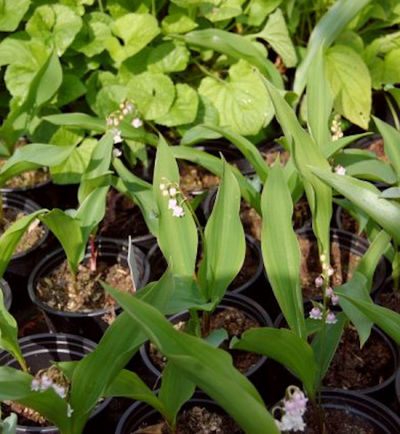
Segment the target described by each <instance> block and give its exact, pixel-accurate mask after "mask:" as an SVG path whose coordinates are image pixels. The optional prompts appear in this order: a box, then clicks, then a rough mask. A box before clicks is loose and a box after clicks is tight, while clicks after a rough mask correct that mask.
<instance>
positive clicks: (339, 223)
mask: <svg viewBox="0 0 400 434" xmlns="http://www.w3.org/2000/svg"><path fill="white" fill-rule="evenodd" d="M344 211H345V210H344V209H343V208H342V207H341V206H338V207H337V208H336V211H335V222H336V226H337V227H338V228H339V229H340V230H343V231H347V232H350V233H351V234H354V235H355V236H356V237H360V238H362V239H365V237H364V236H362V235H358V234H357V233H356V232H355V230H354V232H353V231H352V230H349V229H348V228H346V227H345V226H344V225H343V221H342V218H343V215H344ZM351 218H353V217H351Z"/></svg>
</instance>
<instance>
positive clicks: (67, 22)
mask: <svg viewBox="0 0 400 434" xmlns="http://www.w3.org/2000/svg"><path fill="white" fill-rule="evenodd" d="M81 27H82V19H81V17H80V16H79V15H77V14H76V13H75V12H74V11H73V10H72V9H70V8H69V7H67V6H64V5H60V4H54V5H43V6H39V7H36V8H35V10H34V12H33V15H32V16H31V18H30V19H29V21H28V22H27V23H26V31H27V33H28V34H29V35H30V36H31V37H32V38H37V39H40V40H42V41H43V42H44V43H45V44H46V45H48V46H50V47H51V48H53V47H54V48H55V49H56V50H57V54H58V55H59V56H61V55H62V54H63V53H64V52H65V50H66V49H67V48H68V47H69V46H70V45H71V44H72V41H73V40H74V39H75V36H76V35H77V34H78V32H79V30H80V29H81Z"/></svg>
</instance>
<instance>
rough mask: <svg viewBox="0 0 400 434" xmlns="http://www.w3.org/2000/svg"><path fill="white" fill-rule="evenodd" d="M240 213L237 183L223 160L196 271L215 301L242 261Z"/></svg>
mask: <svg viewBox="0 0 400 434" xmlns="http://www.w3.org/2000/svg"><path fill="white" fill-rule="evenodd" d="M239 214H240V189H239V185H238V183H237V181H236V178H235V176H234V174H233V172H232V170H231V169H230V167H229V166H228V164H227V163H226V162H225V161H224V165H223V174H222V179H221V184H220V186H219V188H218V193H217V197H216V200H215V205H214V207H213V209H212V212H211V216H210V218H209V219H208V221H207V225H206V228H205V231H204V238H205V240H204V242H205V246H203V251H204V256H203V260H202V262H201V265H200V269H199V273H198V275H199V281H200V285H201V287H202V289H203V291H204V293H205V294H206V298H210V299H211V300H212V301H213V302H214V304H215V305H217V304H218V303H219V302H220V301H221V300H222V298H223V296H224V294H225V291H226V290H227V288H228V286H229V285H230V283H231V282H232V281H233V279H234V278H235V276H236V275H237V274H238V273H239V271H240V269H241V268H242V265H243V261H244V257H245V253H246V240H245V236H244V230H243V226H242V222H241V220H240V215H239ZM232 234H235V237H232Z"/></svg>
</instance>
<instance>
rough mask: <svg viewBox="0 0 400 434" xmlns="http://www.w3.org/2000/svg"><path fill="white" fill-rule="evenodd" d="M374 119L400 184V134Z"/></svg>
mask: <svg viewBox="0 0 400 434" xmlns="http://www.w3.org/2000/svg"><path fill="white" fill-rule="evenodd" d="M373 119H374V122H375V125H376V126H377V128H378V130H379V132H380V133H381V135H382V137H383V143H384V147H385V154H386V155H387V156H388V158H389V161H390V164H391V165H392V166H393V169H394V170H395V172H396V175H397V181H398V182H400V146H399V143H400V132H399V131H397V130H396V129H395V128H393V127H392V126H391V125H389V124H387V123H386V122H383V121H381V120H380V119H378V118H376V117H375V116H374V117H373Z"/></svg>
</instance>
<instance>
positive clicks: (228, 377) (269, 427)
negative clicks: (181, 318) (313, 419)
mask: <svg viewBox="0 0 400 434" xmlns="http://www.w3.org/2000/svg"><path fill="white" fill-rule="evenodd" d="M107 290H108V292H109V293H110V294H112V296H113V297H115V299H116V300H117V302H118V304H119V305H120V306H122V307H123V308H124V309H125V310H126V311H127V312H128V314H129V315H130V316H131V318H132V319H133V320H134V321H135V323H137V324H138V325H139V327H140V328H141V330H143V332H144V333H145V334H146V335H147V336H148V337H149V339H150V340H151V341H152V342H153V343H154V344H155V345H156V346H157V347H158V349H159V350H160V351H161V352H162V353H163V354H164V355H165V356H166V357H167V358H168V360H169V361H172V363H174V365H175V366H176V367H177V368H179V369H180V370H181V372H182V374H183V375H184V376H185V377H187V378H188V379H189V380H191V381H193V382H194V383H195V384H197V385H198V386H199V387H200V388H201V389H202V390H203V391H204V392H205V393H207V395H209V396H210V397H211V398H213V399H214V400H215V401H216V402H217V403H218V404H219V405H220V406H221V407H222V408H223V409H224V410H225V411H227V412H228V413H229V414H230V415H231V416H232V417H233V419H235V420H236V422H237V423H238V424H239V425H240V426H241V427H242V428H243V429H244V430H245V431H247V432H251V433H254V434H265V433H266V432H268V433H271V434H273V433H278V432H279V431H278V429H277V427H276V424H275V421H274V419H273V417H272V416H271V415H270V414H269V413H268V411H267V410H266V408H265V406H264V404H263V402H262V399H261V397H260V396H259V394H258V392H257V390H256V389H255V387H254V386H253V385H252V384H251V383H250V382H249V381H248V380H247V378H246V377H245V376H243V375H242V374H240V373H239V372H238V371H237V370H236V369H235V368H234V367H233V364H232V358H231V357H230V355H228V354H227V353H226V352H224V351H223V350H220V349H218V348H213V347H212V346H211V345H209V344H207V343H205V342H203V341H202V340H201V339H199V338H196V337H194V336H190V335H187V334H186V333H182V332H179V331H177V330H175V329H174V327H173V325H172V324H171V323H170V322H169V321H168V320H167V319H165V318H164V316H163V315H162V314H160V313H159V312H158V311H157V310H155V309H154V308H153V307H152V306H151V305H149V304H146V303H144V302H143V301H140V300H138V299H137V298H135V297H132V296H127V295H126V294H122V293H120V292H118V291H116V290H114V289H112V288H111V287H109V286H107Z"/></svg>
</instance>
